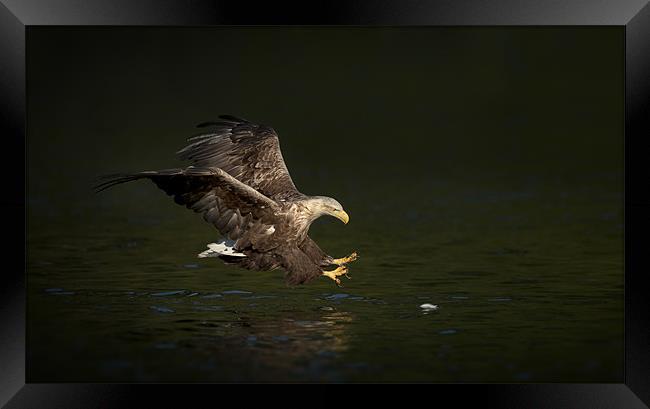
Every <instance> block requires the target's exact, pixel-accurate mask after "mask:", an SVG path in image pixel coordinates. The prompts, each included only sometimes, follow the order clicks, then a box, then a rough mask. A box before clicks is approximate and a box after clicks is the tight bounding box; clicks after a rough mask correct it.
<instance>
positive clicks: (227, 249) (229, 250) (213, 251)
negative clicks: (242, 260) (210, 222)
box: [198, 239, 246, 258]
mask: <svg viewBox="0 0 650 409" xmlns="http://www.w3.org/2000/svg"><path fill="white" fill-rule="evenodd" d="M234 245H235V242H234V241H232V240H225V239H222V240H220V241H218V242H217V243H210V244H208V249H207V250H206V251H204V252H202V253H199V255H198V257H200V258H204V257H219V256H232V257H246V254H244V253H240V252H238V251H235V249H234Z"/></svg>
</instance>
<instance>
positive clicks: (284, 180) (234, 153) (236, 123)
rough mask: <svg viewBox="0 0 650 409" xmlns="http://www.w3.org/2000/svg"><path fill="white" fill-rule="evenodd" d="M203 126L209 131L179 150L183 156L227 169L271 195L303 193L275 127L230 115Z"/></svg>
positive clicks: (190, 140)
mask: <svg viewBox="0 0 650 409" xmlns="http://www.w3.org/2000/svg"><path fill="white" fill-rule="evenodd" d="M199 127H205V128H207V129H208V131H207V132H206V133H203V134H201V135H197V136H194V137H192V138H190V139H189V140H188V141H189V142H191V143H190V144H189V145H188V146H186V147H185V148H183V149H181V150H180V151H178V156H179V158H180V159H183V160H189V161H191V162H192V164H193V165H194V166H196V167H210V168H220V169H223V170H224V171H226V172H227V173H228V174H229V175H231V176H232V177H234V178H235V179H237V180H239V181H240V182H242V183H244V184H246V185H248V186H250V187H252V188H253V189H255V190H257V191H259V192H261V193H262V194H264V195H266V196H268V197H271V198H279V197H281V196H285V197H291V196H296V195H301V193H300V192H298V190H297V189H296V186H295V185H294V183H293V180H291V176H290V175H289V171H288V170H287V166H286V164H285V163H284V158H283V157H282V152H281V151H280V141H279V139H278V135H277V134H276V133H275V131H274V130H273V129H272V128H270V127H268V126H265V125H258V124H254V123H252V122H249V121H247V120H245V119H241V118H236V117H234V116H230V115H221V116H220V117H219V120H217V121H214V122H205V123H203V124H200V125H199ZM278 195H279V196H278Z"/></svg>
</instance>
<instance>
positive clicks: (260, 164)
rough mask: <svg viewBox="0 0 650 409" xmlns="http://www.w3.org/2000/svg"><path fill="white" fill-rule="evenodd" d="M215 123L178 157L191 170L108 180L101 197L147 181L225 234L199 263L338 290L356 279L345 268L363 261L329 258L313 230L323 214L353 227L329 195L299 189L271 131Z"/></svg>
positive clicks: (224, 119) (225, 119)
mask: <svg viewBox="0 0 650 409" xmlns="http://www.w3.org/2000/svg"><path fill="white" fill-rule="evenodd" d="M217 118H218V119H217V120H214V121H210V122H204V123H201V124H199V125H197V127H198V128H203V129H204V131H202V133H200V134H198V135H196V136H193V137H191V138H189V139H188V142H189V144H188V145H187V146H186V147H184V148H183V149H181V150H180V151H178V152H177V155H178V157H179V159H181V160H185V161H189V162H190V163H191V164H190V166H188V167H185V168H176V169H164V170H152V171H143V172H137V173H120V174H112V175H106V176H104V177H102V178H101V183H99V184H98V185H97V186H96V187H95V188H96V191H97V192H101V191H103V190H105V189H108V188H110V187H113V186H115V185H119V184H122V183H126V182H131V181H134V180H139V179H149V180H151V181H152V182H153V183H155V184H156V186H158V187H159V188H160V189H161V190H163V191H164V192H165V193H167V195H169V196H172V197H173V198H174V201H175V202H176V203H177V204H179V205H183V206H186V207H187V208H188V209H191V210H193V211H194V212H197V213H200V214H201V215H202V216H203V219H204V220H205V221H206V222H208V223H210V224H212V225H213V226H214V227H216V229H217V230H218V232H219V233H220V239H219V240H218V241H216V242H215V243H210V244H208V245H207V248H208V249H207V250H205V251H203V252H201V253H199V254H198V257H201V258H203V257H217V258H219V259H221V260H222V261H223V262H225V263H226V264H229V265H235V266H238V267H242V268H245V269H249V270H261V271H270V270H275V269H281V270H284V271H285V272H286V274H285V279H286V282H287V284H288V285H297V284H304V283H307V282H309V281H311V280H313V279H314V278H316V277H327V278H330V279H332V280H333V281H334V282H335V283H336V284H337V285H338V286H340V285H341V280H340V279H339V277H341V276H345V277H346V278H350V277H349V275H348V267H347V264H348V263H350V262H352V261H355V260H356V259H357V258H358V255H357V252H352V254H350V255H349V256H347V257H342V258H334V257H331V256H329V255H327V254H326V253H325V252H324V251H323V250H321V249H320V247H318V245H317V244H316V243H315V242H314V241H313V240H312V239H311V238H310V237H309V235H308V231H309V227H310V226H311V224H312V223H313V222H314V221H315V220H316V219H318V218H319V217H321V216H325V215H328V216H333V217H336V218H337V219H339V220H341V221H342V222H343V223H345V224H347V223H348V221H349V220H350V217H349V216H348V214H347V213H346V212H345V210H343V206H341V204H340V203H339V202H338V201H336V200H335V199H333V198H331V197H326V196H308V195H305V194H303V193H301V192H299V191H298V189H297V188H296V186H295V184H294V183H293V180H291V176H290V175H289V171H288V169H287V166H286V164H285V162H284V159H283V157H282V152H281V151H280V141H279V138H278V134H277V133H276V132H275V131H274V130H273V128H271V127H269V126H265V125H260V124H255V123H252V122H249V121H247V120H245V119H242V118H238V117H235V116H232V115H220V116H218V117H217ZM334 266H335V267H334ZM327 268H333V269H332V270H326V269H327Z"/></svg>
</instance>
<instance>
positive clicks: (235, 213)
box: [97, 167, 280, 241]
mask: <svg viewBox="0 0 650 409" xmlns="http://www.w3.org/2000/svg"><path fill="white" fill-rule="evenodd" d="M138 179H151V180H152V181H153V182H154V183H155V184H156V185H157V186H158V187H159V188H160V189H162V190H164V191H165V192H166V193H167V194H168V195H170V196H173V197H174V201H175V202H176V203H178V204H180V205H184V206H186V207H187V208H189V209H192V210H194V211H195V212H198V213H201V214H202V215H203V218H204V219H205V221H207V222H208V223H212V224H213V225H214V226H215V227H216V228H217V230H219V233H221V235H223V236H224V237H227V238H229V239H231V240H233V241H237V240H238V239H240V238H241V237H242V235H243V234H244V233H246V232H247V231H250V230H251V229H253V230H255V231H257V230H259V231H260V232H263V231H265V230H266V229H268V228H269V227H270V226H272V225H273V224H274V223H275V222H276V221H277V217H276V216H275V212H276V211H278V210H280V208H279V205H278V204H277V203H276V202H275V201H273V200H271V199H269V198H268V197H266V196H264V195H263V194H261V193H260V192H258V191H256V190H255V189H252V188H251V187H249V186H246V185H245V184H243V183H241V182H240V181H238V180H237V179H235V178H233V177H232V176H230V175H229V174H227V173H226V172H224V171H223V170H221V169H216V168H197V167H189V168H187V169H168V170H159V171H147V172H139V173H133V174H121V175H111V176H107V180H106V181H105V182H104V183H102V184H100V185H98V186H97V190H98V191H102V190H104V189H108V188H110V187H112V186H115V185H118V184H120V183H126V182H130V181H132V180H138Z"/></svg>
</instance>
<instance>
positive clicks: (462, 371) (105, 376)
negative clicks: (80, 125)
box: [28, 183, 623, 382]
mask: <svg viewBox="0 0 650 409" xmlns="http://www.w3.org/2000/svg"><path fill="white" fill-rule="evenodd" d="M562 185H563V184H562V183H560V185H559V186H551V187H549V185H548V184H547V185H545V189H546V191H540V190H538V189H537V188H536V187H534V186H533V187H529V188H528V189H526V190H525V191H523V192H522V191H517V192H515V191H509V192H508V191H496V190H491V189H476V190H467V191H458V192H455V193H453V192H449V191H445V189H444V188H443V187H440V188H439V191H441V196H442V197H445V198H446V199H445V200H440V202H439V203H422V204H420V206H419V207H417V208H415V209H411V210H409V211H404V210H403V209H402V208H401V207H400V205H399V200H397V199H392V200H388V201H386V202H384V203H381V204H376V206H377V207H378V208H381V207H386V208H387V209H388V210H385V209H375V210H374V211H381V212H382V213H387V214H393V215H394V219H393V220H384V221H382V223H385V224H383V225H381V226H376V225H374V223H373V222H372V221H373V216H372V212H373V209H372V207H366V206H369V204H367V203H366V204H361V203H351V204H350V205H352V206H351V207H352V208H354V209H355V210H354V211H351V212H350V213H351V220H352V221H351V223H350V224H349V225H347V226H344V225H342V224H340V223H337V222H336V221H334V220H332V221H331V222H329V221H327V222H319V223H317V224H316V225H315V226H314V227H313V228H312V230H313V236H314V237H315V238H316V240H318V242H319V243H320V244H321V245H322V246H323V247H324V248H325V249H327V250H328V251H329V252H330V253H331V254H334V255H336V256H342V255H344V254H348V253H349V252H350V251H352V250H358V251H359V253H360V255H361V257H360V259H359V260H358V261H356V262H355V263H353V264H352V265H351V276H352V279H351V280H344V282H343V284H344V287H342V288H337V287H335V286H334V285H333V283H332V282H331V281H330V280H326V279H322V280H317V281H316V282H314V283H312V284H310V285H307V286H302V287H298V288H287V287H286V286H285V285H284V282H283V279H282V273H280V272H277V271H276V272H249V271H243V270H238V269H235V268H233V267H228V266H224V265H222V264H221V263H220V262H219V261H215V260H207V261H206V260H205V259H197V258H195V255H196V254H197V253H198V252H199V251H202V250H203V247H204V245H205V243H207V242H208V241H209V240H210V239H211V238H212V237H214V236H213V235H212V233H211V230H210V228H209V227H205V226H203V224H204V223H203V221H202V220H201V219H200V217H198V216H195V215H193V214H191V213H190V212H189V211H187V210H185V209H184V208H181V207H178V206H175V205H173V204H172V203H168V207H167V206H163V207H162V208H163V209H164V211H162V210H161V211H160V212H159V214H157V215H152V216H151V217H150V218H149V219H144V220H135V219H130V218H127V216H124V217H119V216H116V217H115V219H117V220H120V219H121V220H122V221H121V222H118V221H115V222H110V221H109V220H105V221H106V223H102V224H97V225H95V226H83V227H77V228H71V229H67V230H66V231H65V232H57V234H46V233H44V234H33V235H31V236H30V238H29V243H28V248H29V253H28V271H29V289H30V292H29V310H28V312H29V317H30V320H29V324H30V325H29V333H28V336H29V339H30V348H29V352H30V354H29V362H30V364H31V366H30V371H29V376H30V378H31V379H33V380H34V381H38V380H45V379H57V380H61V381H115V382H116V381H143V382H151V381H431V382H456V381H463V382H464V381H468V382H518V381H531V382H570V381H580V382H585V381H589V382H591V381H593V382H605V381H615V380H617V379H620V378H621V376H622V351H623V324H622V317H623V275H622V248H621V246H622V241H621V231H622V226H621V214H620V213H617V212H614V213H612V212H611V209H614V208H616V206H617V203H618V202H617V200H618V198H617V197H615V196H612V195H610V194H608V192H606V191H603V190H602V187H601V184H594V185H591V186H583V187H582V188H581V191H576V190H575V189H572V190H562ZM125 189H128V188H125ZM142 189H143V190H144V191H146V192H147V193H148V192H151V193H152V194H151V196H150V197H148V198H147V199H146V200H147V201H151V202H161V201H166V202H170V201H169V199H168V198H167V197H165V195H164V194H162V193H160V194H158V193H159V192H158V191H156V190H155V188H153V187H150V186H148V185H146V186H142ZM398 192H399V190H398ZM128 193H129V191H127V192H124V191H122V192H118V190H117V189H116V190H115V191H112V192H109V193H107V194H109V195H113V196H115V197H118V196H121V195H123V194H128ZM154 193H155V194H156V195H154ZM142 205H143V206H146V203H142ZM348 207H349V206H348ZM366 208H367V209H369V211H368V212H366V214H365V215H364V211H363V209H366ZM186 213H187V214H186ZM167 216H169V217H170V218H172V217H175V218H176V220H173V219H172V220H163V218H165V217H167ZM355 216H356V217H355ZM158 217H160V219H159V218H158ZM355 219H356V221H355ZM405 226H407V228H405ZM204 227H205V228H204ZM386 232H390V234H386ZM424 303H431V304H435V305H438V309H437V310H434V311H426V310H423V309H422V308H420V305H421V304H424Z"/></svg>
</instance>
